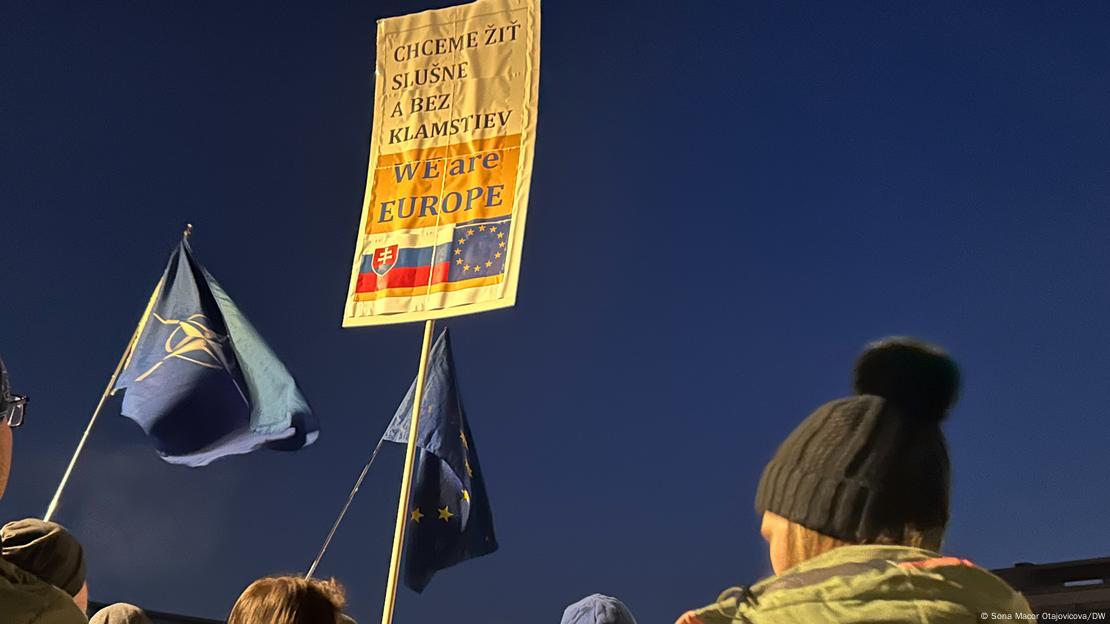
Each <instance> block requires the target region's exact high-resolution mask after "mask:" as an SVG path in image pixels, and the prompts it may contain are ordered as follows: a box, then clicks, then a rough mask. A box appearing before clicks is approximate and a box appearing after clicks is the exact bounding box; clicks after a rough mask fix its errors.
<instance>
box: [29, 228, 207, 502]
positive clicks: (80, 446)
mask: <svg viewBox="0 0 1110 624" xmlns="http://www.w3.org/2000/svg"><path fill="white" fill-rule="evenodd" d="M192 233H193V224H192V223H186V224H185V232H184V233H183V234H182V236H183V237H184V238H186V239H187V238H189V236H190V235H192ZM161 292H162V280H159V281H158V285H157V286H155V287H154V292H153V293H151V294H150V301H148V302H147V304H146V309H145V310H144V311H143V315H142V317H140V318H139V324H138V325H136V326H135V332H134V333H133V334H131V340H130V341H128V343H127V347H126V348H125V349H124V350H123V355H122V356H120V359H119V363H118V364H116V370H115V371H113V372H112V377H111V378H110V379H108V385H107V386H105V388H104V393H103V394H101V395H100V401H99V402H97V404H96V409H95V410H93V414H92V418H90V419H89V424H88V425H87V426H86V427H85V433H83V434H82V435H81V441H80V442H78V443H77V450H75V451H74V452H73V457H71V458H70V459H69V466H67V467H66V471H65V474H63V475H62V482H61V483H59V484H58V489H57V490H56V491H55V492H54V498H52V499H51V500H50V505H49V506H48V507H47V508H46V515H44V516H43V517H42V519H43V521H45V522H50V519H51V518H53V517H54V513H55V512H56V511H58V504H59V503H60V502H61V501H62V492H63V491H64V490H65V489H66V484H67V483H68V482H69V478H70V476H71V475H72V474H73V467H74V466H76V465H77V458H78V457H80V456H81V451H83V450H84V449H85V443H86V442H88V440H89V434H90V433H92V428H93V425H95V424H96V419H97V417H98V416H100V410H102V409H104V403H105V402H106V401H107V400H108V397H109V396H111V395H112V389H113V388H115V386H116V380H117V379H119V374H120V372H122V371H123V367H124V365H125V364H127V360H128V359H129V358H130V357H131V351H132V350H133V349H134V348H135V343H136V342H138V340H139V335H140V334H142V332H143V327H144V326H146V319H147V317H149V316H150V310H151V308H153V307H154V302H155V300H157V299H158V294H159V293H161Z"/></svg>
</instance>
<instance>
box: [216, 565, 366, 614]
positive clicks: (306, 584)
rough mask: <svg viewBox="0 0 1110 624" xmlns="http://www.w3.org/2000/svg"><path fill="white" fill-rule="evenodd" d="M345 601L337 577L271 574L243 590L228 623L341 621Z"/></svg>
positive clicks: (232, 609)
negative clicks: (318, 577)
mask: <svg viewBox="0 0 1110 624" xmlns="http://www.w3.org/2000/svg"><path fill="white" fill-rule="evenodd" d="M346 604H347V599H346V597H345V596H344V593H343V587H342V586H341V585H340V584H339V583H338V582H337V581H336V580H335V579H329V580H326V581H321V580H317V579H303V578H300V577H296V576H271V577H267V578H261V579H258V580H257V581H255V582H253V583H251V584H250V586H248V587H247V588H246V589H245V590H243V593H242V594H241V595H240V596H239V599H238V600H236V601H235V606H234V607H232V608H231V615H229V616H228V618H227V624H328V623H331V622H338V621H339V614H340V613H341V612H342V611H343V607H344V606H346Z"/></svg>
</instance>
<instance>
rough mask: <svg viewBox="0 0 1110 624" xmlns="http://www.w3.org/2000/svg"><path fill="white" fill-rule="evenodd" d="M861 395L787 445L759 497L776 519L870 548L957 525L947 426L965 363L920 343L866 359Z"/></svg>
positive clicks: (877, 350) (873, 347) (809, 424)
mask: <svg viewBox="0 0 1110 624" xmlns="http://www.w3.org/2000/svg"><path fill="white" fill-rule="evenodd" d="M853 385H854V389H855V391H856V392H857V393H858V394H857V395H856V396H851V397H847V398H843V399H838V400H835V401H832V402H829V403H826V404H824V405H822V406H821V407H819V408H817V410H816V411H815V412H813V413H812V414H811V415H810V416H809V417H808V418H806V419H805V420H804V421H802V423H801V424H800V425H798V427H797V428H796V429H794V431H793V432H792V433H791V434H790V435H789V436H788V437H787V438H786V441H784V442H783V443H782V445H781V446H779V448H778V451H776V453H775V455H774V457H773V458H772V459H771V461H770V463H768V464H767V467H766V468H764V470H763V476H762V477H761V478H760V481H759V489H758V491H757V492H756V499H755V506H756V510H757V511H759V512H766V511H769V512H772V513H774V514H777V515H779V516H782V517H784V518H786V519H787V520H790V521H792V522H796V523H798V524H800V525H802V526H804V527H807V528H809V529H812V530H814V531H817V532H818V533H822V534H824V535H828V536H830V537H835V538H837V539H840V540H843V541H847V542H851V543H856V544H863V543H869V542H875V541H879V540H881V539H883V538H891V537H895V538H896V537H897V536H901V535H904V534H905V531H906V529H907V528H913V529H917V530H921V531H930V530H937V529H939V530H940V531H943V529H944V528H945V527H946V526H947V524H948V491H949V462H948V449H947V446H946V444H945V441H944V434H943V432H942V431H941V429H940V423H941V421H943V420H944V418H945V417H946V416H947V415H948V412H949V410H950V409H951V408H952V406H953V405H954V404H955V402H956V398H957V396H958V394H959V385H960V373H959V368H958V367H957V365H956V363H955V361H953V360H952V358H951V357H950V356H949V355H948V354H947V353H945V352H944V351H943V350H942V349H940V348H939V347H936V346H934V345H930V344H928V343H925V342H922V341H920V340H916V339H913V338H887V339H884V340H880V341H878V342H874V343H872V344H870V345H868V346H867V348H866V349H865V350H864V352H863V353H862V354H861V355H860V356H859V358H858V359H857V360H856V365H855V369H854V381H853Z"/></svg>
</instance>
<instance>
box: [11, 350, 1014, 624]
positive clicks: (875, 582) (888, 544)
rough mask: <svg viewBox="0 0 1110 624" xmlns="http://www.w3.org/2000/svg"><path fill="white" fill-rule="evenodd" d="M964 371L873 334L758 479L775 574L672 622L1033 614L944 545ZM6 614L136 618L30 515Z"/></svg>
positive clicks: (246, 614) (246, 601) (589, 619)
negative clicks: (953, 429) (946, 429)
mask: <svg viewBox="0 0 1110 624" xmlns="http://www.w3.org/2000/svg"><path fill="white" fill-rule="evenodd" d="M959 386H960V373H959V369H958V367H957V366H956V363H955V362H954V360H953V359H952V358H951V357H950V356H949V355H948V354H947V353H945V352H944V351H943V350H941V349H940V348H938V347H936V346H934V345H930V344H927V343H924V342H921V341H918V340H914V339H909V338H892V339H886V340H882V341H879V342H876V343H873V344H871V345H869V346H868V347H867V348H866V349H865V350H864V352H863V354H862V355H861V356H860V357H859V358H858V360H857V361H856V365H855V369H854V391H855V393H854V394H853V395H851V396H848V397H844V398H840V399H836V400H834V401H831V402H829V403H826V404H824V405H822V406H821V407H819V408H817V410H816V411H814V412H813V413H812V414H810V415H809V416H808V417H807V418H806V419H805V420H803V421H802V423H801V424H800V425H798V427H797V428H796V429H795V430H794V431H793V432H792V433H791V434H790V435H789V436H788V437H787V439H786V440H785V441H784V442H783V443H782V444H781V445H780V446H779V448H778V451H777V452H776V453H775V455H774V457H773V458H772V459H771V461H770V462H769V463H768V464H767V466H766V468H765V469H764V471H763V475H762V477H761V478H760V481H759V485H758V489H757V493H756V499H755V508H756V510H757V511H758V512H759V513H761V514H762V527H761V532H762V534H763V537H764V539H765V540H766V541H767V544H768V550H769V556H770V560H771V566H772V569H773V570H774V575H773V576H771V577H770V578H767V579H764V580H762V581H760V582H758V583H756V584H754V585H752V586H750V587H733V588H730V589H727V590H725V591H724V592H722V593H721V594H719V595H718V599H717V600H716V601H714V602H713V603H712V604H710V605H708V606H706V607H702V608H699V609H694V610H690V611H687V612H686V613H684V614H682V615H681V616H680V617H679V618H678V620H677V622H676V624H779V623H782V624H786V623H807V622H833V623H836V624H854V623H864V622H886V623H890V624H898V623H911V622H912V623H945V624H948V623H958V622H959V623H962V622H973V621H981V620H1027V621H1035V617H1034V616H1033V614H1032V612H1031V611H1030V609H1029V605H1028V603H1027V602H1026V601H1025V599H1024V597H1022V596H1021V594H1020V593H1018V592H1016V591H1014V590H1013V589H1012V588H1010V587H1009V586H1008V585H1006V583H1005V582H1003V581H1002V580H1001V579H999V578H998V577H996V576H994V575H993V574H991V573H990V572H988V571H986V570H984V569H982V568H980V567H978V566H976V565H974V564H972V563H971V562H969V561H967V560H966V559H960V558H957V557H951V556H942V555H940V554H939V553H938V551H939V549H940V546H941V543H942V541H943V539H944V533H945V530H946V528H947V526H948V522H949V482H950V471H951V468H950V465H949V457H948V451H947V446H946V442H945V438H944V434H943V432H942V430H941V422H942V421H943V420H944V418H945V417H946V416H947V414H948V412H949V410H950V409H951V407H952V406H953V404H954V403H955V401H956V399H957V396H958V392H959ZM26 405H27V398H26V397H25V396H22V395H18V394H14V393H12V392H11V388H10V386H9V380H8V374H7V371H6V370H5V369H4V366H3V362H2V361H0V416H2V418H3V420H4V423H3V424H0V496H2V495H3V490H4V488H5V486H6V485H7V481H8V475H9V471H10V467H11V447H12V429H14V428H16V427H18V426H20V425H21V424H22V423H23V416H24V413H25V411H26ZM0 541H2V546H3V548H2V550H3V557H2V558H0V624H71V623H74V622H89V623H92V624H96V623H104V624H117V623H137V622H147V623H149V622H150V620H149V619H148V618H147V617H146V615H144V614H143V612H142V610H141V609H139V608H137V607H134V606H132V605H129V604H123V603H120V604H115V605H111V606H109V607H107V608H104V609H102V610H100V611H98V612H97V613H96V614H95V615H94V616H93V617H92V619H91V620H90V619H87V617H86V615H85V614H86V612H87V610H88V604H87V601H88V584H87V583H86V582H85V572H86V566H85V557H84V552H83V550H82V548H81V544H80V543H79V542H78V540H77V539H75V538H74V536H73V535H71V534H70V533H69V532H68V531H66V530H65V529H64V528H63V527H61V526H59V525H57V524H55V523H51V522H43V521H41V520H37V519H33V518H32V519H26V520H18V521H15V522H9V523H8V524H6V525H4V526H3V528H2V529H0ZM345 606H346V600H345V597H344V593H343V589H342V587H341V586H340V585H339V584H338V583H337V582H336V581H334V580H316V579H303V578H299V577H293V576H275V577H267V578H262V579H259V580H256V581H254V582H253V583H251V584H250V585H249V586H248V587H247V588H246V589H245V590H244V591H243V593H242V595H240V597H239V599H238V600H237V601H236V603H235V605H234V606H233V607H232V609H231V612H230V615H229V616H228V620H227V621H228V624H340V623H344V622H353V620H352V619H351V618H350V617H349V616H348V615H346V614H345V613H344V608H345ZM635 623H636V619H635V617H634V616H633V615H632V613H631V612H630V611H629V609H628V607H627V606H625V605H624V604H623V603H622V602H621V601H620V600H618V599H616V598H613V597H610V596H604V595H601V594H594V595H592V596H589V597H587V598H584V599H583V600H581V601H579V602H576V603H574V604H572V605H570V606H569V607H567V608H566V610H565V611H564V613H563V618H562V624H635Z"/></svg>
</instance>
